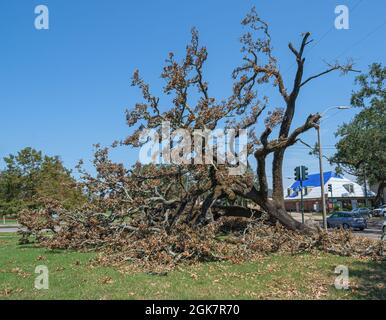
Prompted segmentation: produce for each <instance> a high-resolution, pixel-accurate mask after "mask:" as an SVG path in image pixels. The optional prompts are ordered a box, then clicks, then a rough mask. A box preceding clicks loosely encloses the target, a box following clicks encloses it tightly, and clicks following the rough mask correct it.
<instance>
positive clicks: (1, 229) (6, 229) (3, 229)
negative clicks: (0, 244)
mask: <svg viewBox="0 0 386 320" xmlns="http://www.w3.org/2000/svg"><path fill="white" fill-rule="evenodd" d="M17 230H19V228H18V227H12V226H11V227H0V233H8V232H17Z"/></svg>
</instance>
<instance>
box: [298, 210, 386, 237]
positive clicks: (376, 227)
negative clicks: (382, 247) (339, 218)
mask: <svg viewBox="0 0 386 320" xmlns="http://www.w3.org/2000/svg"><path fill="white" fill-rule="evenodd" d="M291 216H292V217H293V218H295V219H296V220H298V221H302V215H301V213H299V212H291ZM304 220H305V222H306V223H307V221H309V220H312V221H314V222H318V223H319V225H320V226H322V221H323V218H322V216H321V215H320V214H313V213H304ZM384 221H385V218H371V219H370V220H369V221H368V222H367V229H365V230H363V231H359V230H352V232H353V233H354V234H355V235H358V236H361V237H366V238H369V239H373V240H379V239H380V238H381V235H382V224H383V222H384Z"/></svg>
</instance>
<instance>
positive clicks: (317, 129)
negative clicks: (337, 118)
mask: <svg viewBox="0 0 386 320" xmlns="http://www.w3.org/2000/svg"><path fill="white" fill-rule="evenodd" d="M316 131H317V132H318V151H319V174H320V193H321V194H320V196H321V201H322V213H323V228H324V230H326V231H327V213H326V199H325V194H324V175H323V161H322V160H323V154H322V144H321V142H320V125H317V126H316Z"/></svg>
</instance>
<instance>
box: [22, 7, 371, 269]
mask: <svg viewBox="0 0 386 320" xmlns="http://www.w3.org/2000/svg"><path fill="white" fill-rule="evenodd" d="M242 23H243V25H244V26H246V27H249V28H250V31H248V32H247V33H245V34H244V35H243V37H242V38H241V43H242V52H243V53H244V58H243V61H244V63H243V64H242V65H241V66H239V67H237V68H236V69H235V70H234V72H233V74H232V75H233V79H234V85H233V90H232V93H231V94H230V95H229V97H225V98H224V99H222V100H217V99H215V98H214V97H212V96H211V95H210V93H209V87H208V83H207V82H206V81H205V80H204V77H203V65H204V63H205V61H206V60H207V51H206V48H205V47H200V46H199V37H198V32H197V31H196V30H195V29H193V30H192V39H191V43H190V44H189V45H188V46H187V48H186V55H185V57H184V59H183V60H182V61H181V62H177V61H176V60H175V58H174V55H173V54H169V57H168V59H167V61H166V66H165V67H164V69H163V73H162V75H161V76H162V78H163V79H164V80H165V81H166V85H165V87H164V94H165V95H166V96H171V97H172V105H173V106H172V107H171V108H169V109H167V110H165V111H162V110H161V107H160V98H158V97H156V96H154V95H153V94H152V93H151V91H150V87H149V85H148V84H146V83H145V82H144V81H143V79H142V78H141V77H140V75H139V72H138V71H136V72H135V73H134V75H133V79H132V84H133V85H134V86H137V87H139V88H140V90H141V91H142V94H143V98H144V102H141V103H138V104H136V105H135V107H134V109H133V110H131V111H127V114H126V118H127V123H128V125H129V126H130V127H135V131H134V133H133V134H131V135H129V136H128V137H127V138H126V139H125V140H124V141H121V142H116V143H114V144H113V146H112V147H113V148H115V147H117V146H122V145H128V146H131V147H132V148H138V147H142V146H144V144H145V143H146V142H148V140H143V139H141V133H143V131H144V129H152V130H155V131H156V132H157V133H158V134H159V136H162V134H163V132H162V125H163V123H165V122H167V123H168V124H170V127H171V129H172V130H179V129H181V128H183V129H184V130H185V131H187V132H189V134H190V135H191V136H194V132H195V130H197V129H200V130H204V132H205V131H207V130H212V131H213V130H216V129H218V128H221V127H222V126H224V127H225V129H233V130H235V131H236V132H238V131H239V130H248V143H247V146H246V152H247V156H253V157H254V158H255V159H256V162H257V168H256V172H255V173H254V172H253V170H252V168H251V167H249V166H248V168H246V170H245V171H243V172H242V174H239V175H230V174H229V168H234V167H236V164H235V163H234V162H232V161H226V162H225V163H224V161H222V160H223V159H220V158H218V157H216V156H214V157H213V159H212V162H211V163H210V164H204V163H203V164H197V163H181V164H175V163H166V164H165V163H161V164H146V165H145V164H140V163H136V164H135V165H134V166H133V167H132V168H130V169H127V168H126V167H125V166H124V165H123V164H119V163H114V162H113V161H112V160H111V159H110V158H109V149H108V148H101V147H100V146H99V145H97V146H96V151H95V156H94V161H93V162H94V167H95V169H96V175H91V174H89V173H88V172H86V171H85V170H83V169H82V163H80V164H79V170H80V172H81V174H82V181H81V187H82V188H83V190H84V193H85V194H86V196H87V198H88V200H89V201H88V202H87V203H86V204H83V205H82V206H81V207H80V208H78V210H73V211H71V212H69V211H67V210H64V209H63V208H62V207H61V205H60V203H56V204H51V205H49V206H47V208H46V211H44V212H41V216H42V215H43V216H45V217H46V221H47V223H48V224H52V223H53V222H52V221H55V222H54V223H55V226H54V227H52V225H49V226H50V228H49V229H50V230H51V231H52V234H51V235H49V236H47V235H46V236H45V233H44V232H45V230H47V229H44V228H41V227H42V226H41V225H39V228H40V229H39V228H36V227H33V226H32V225H31V224H32V223H33V219H34V217H33V214H29V213H25V214H26V217H27V216H28V217H30V218H29V219H32V220H31V221H29V219H24V220H22V221H23V225H24V226H25V227H27V228H28V231H27V232H29V233H28V234H27V233H25V235H26V236H25V237H24V239H23V241H24V242H26V241H28V240H27V238H28V236H30V235H36V236H38V239H37V240H38V241H39V242H40V243H41V244H42V245H44V246H47V247H50V248H74V249H95V248H103V250H104V252H106V251H107V252H108V254H107V255H104V256H103V258H101V259H107V260H108V259H114V257H117V258H116V260H117V261H122V260H134V261H137V262H139V263H147V262H149V263H153V264H154V263H155V262H157V261H158V263H159V264H162V265H174V264H175V263H177V262H179V261H183V260H189V261H206V260H216V259H233V258H235V259H236V258H237V257H239V258H237V259H239V260H242V259H244V258H247V257H251V256H253V255H255V254H257V255H259V254H261V253H264V252H275V251H279V250H288V251H291V252H297V251H299V250H303V251H306V250H312V249H315V248H319V249H320V248H323V250H325V251H334V250H333V249H331V248H330V247H329V246H326V247H325V246H324V245H325V244H326V243H329V241H330V240H329V237H328V236H327V234H324V233H323V232H321V231H320V230H315V229H312V228H310V227H309V226H307V225H304V224H302V223H300V222H298V221H296V220H295V219H293V218H292V217H291V216H290V215H289V214H288V213H287V212H286V211H285V208H284V201H283V182H282V166H283V159H284V154H285V151H286V150H287V148H289V147H291V146H292V145H294V144H295V143H296V142H297V141H298V139H299V137H300V135H301V134H302V133H304V132H306V131H307V130H309V129H311V128H313V127H315V126H316V125H317V123H318V121H319V119H320V115H319V114H311V115H309V116H308V117H307V118H306V119H305V121H304V123H303V124H302V125H301V126H299V127H297V128H295V129H294V130H292V131H291V125H292V121H293V119H294V116H295V108H296V101H297V98H298V96H299V93H300V90H301V89H302V88H303V87H304V86H305V85H306V84H308V83H310V82H311V81H312V80H314V79H316V78H319V77H321V76H323V75H325V74H328V73H330V72H333V71H341V72H342V73H347V72H349V71H353V69H352V63H348V64H346V65H341V64H339V63H335V64H333V65H331V66H329V67H328V69H327V70H325V71H322V72H321V73H319V74H316V75H311V76H309V77H308V78H304V77H303V74H304V66H305V58H304V52H305V49H306V47H307V45H308V44H309V43H310V40H309V37H310V33H305V34H303V36H302V41H301V44H300V47H299V48H295V47H294V46H293V45H292V44H289V49H290V51H291V53H292V54H293V55H294V56H295V60H296V65H297V68H296V72H295V76H294V80H293V86H292V88H291V90H289V89H287V87H286V86H285V84H284V80H283V77H282V74H281V73H280V70H279V68H278V66H277V60H276V58H275V57H274V56H273V53H272V46H271V36H270V33H269V29H268V25H267V24H266V23H265V22H264V21H262V20H261V19H260V18H259V17H258V16H257V14H256V12H255V10H254V9H252V11H251V13H249V14H248V15H247V17H246V18H245V19H244V20H243V22H242ZM267 84H272V85H273V86H274V87H275V88H277V89H278V93H279V94H280V96H281V98H282V101H283V104H284V107H283V108H273V109H272V110H269V100H268V98H267V97H262V98H261V99H259V98H258V93H257V87H258V85H267ZM197 91H198V94H197ZM264 115H265V117H264V118H262V117H263V116H264ZM260 122H262V123H261V125H262V126H263V130H262V132H261V133H260V135H256V131H257V130H252V129H257V128H258V126H259V125H260ZM275 129H277V131H278V136H277V137H276V138H272V136H273V134H274V131H275ZM237 138H238V136H237V135H236V136H235V139H237ZM161 142H162V141H159V143H161ZM194 147H195V150H196V151H197V150H198V151H200V152H201V153H202V154H203V155H204V156H205V155H207V154H209V153H210V151H209V150H208V143H204V144H199V145H197V144H195V145H194ZM164 148H165V147H164ZM167 148H169V149H172V150H173V148H174V143H170V144H167V145H166V149H167ZM163 151H165V149H163ZM177 151H179V150H178V149H177ZM269 155H273V162H272V176H273V196H272V199H271V198H269V197H268V181H267V172H266V171H267V170H266V162H267V157H268V156H269ZM240 201H241V204H239V203H238V202H240ZM53 213H55V214H56V215H57V219H56V220H52V219H51V218H52V215H53ZM36 217H37V216H36ZM50 217H51V218H50ZM232 219H239V220H237V223H238V224H241V225H243V224H244V227H243V228H241V229H242V230H243V231H242V232H241V233H240V232H239V233H237V232H236V233H235V232H233V235H234V236H235V237H236V240H234V241H233V243H229V242H227V241H225V242H224V241H218V239H216V238H217V236H218V234H219V233H221V230H224V224H228V225H229V224H232V222H235V221H234V220H232ZM240 219H241V220H240ZM31 228H32V229H31ZM230 229H232V228H230ZM336 239H338V238H336ZM340 239H345V240H347V238H346V236H344V237H343V238H340ZM331 241H332V240H331ZM357 242H358V241H356V242H355V243H357ZM341 245H342V246H345V245H347V244H346V243H342V244H341ZM285 248H287V249H285ZM336 251H337V252H338V251H339V250H336ZM341 252H343V251H341ZM369 252H370V253H369V254H373V253H374V252H377V250H375V249H372V250H370V251H369Z"/></svg>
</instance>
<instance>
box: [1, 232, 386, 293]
mask: <svg viewBox="0 0 386 320" xmlns="http://www.w3.org/2000/svg"><path fill="white" fill-rule="evenodd" d="M94 256H95V254H94V253H79V252H71V251H49V250H46V249H44V248H38V247H34V246H33V245H28V246H19V245H17V235H15V234H0V299H351V298H354V299H364V298H369V299H385V298H386V286H385V283H386V265H385V264H384V263H383V264H381V263H375V262H369V261H366V260H358V259H353V258H347V257H337V256H332V255H328V254H319V255H309V254H303V255H297V256H289V255H271V256H269V257H265V258H262V259H261V260H259V261H254V262H249V263H243V264H239V265H235V264H231V263H225V262H221V263H206V264H200V265H195V266H183V267H180V268H179V269H177V270H175V271H173V272H170V273H169V274H168V275H166V276H154V275H148V274H146V273H132V274H127V273H122V272H119V271H118V270H116V269H114V268H110V267H99V266H98V267H92V266H91V265H90V260H91V259H92V258H93V257H94ZM38 265H46V266H47V267H48V269H49V289H48V290H36V289H34V280H35V276H37V275H36V274H35V273H34V270H35V267H36V266H38ZM338 265H346V266H348V267H349V270H350V289H349V290H336V289H335V288H334V285H333V284H334V279H335V275H334V269H335V267H336V266H338Z"/></svg>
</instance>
